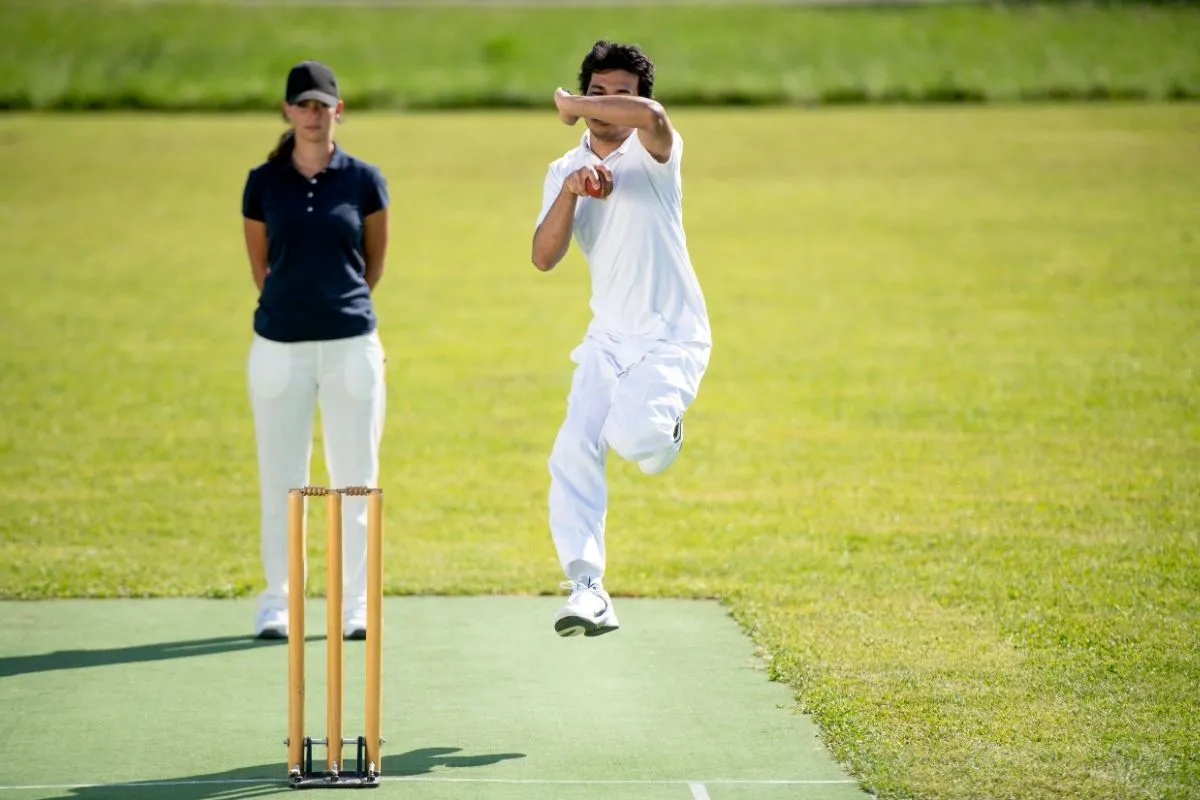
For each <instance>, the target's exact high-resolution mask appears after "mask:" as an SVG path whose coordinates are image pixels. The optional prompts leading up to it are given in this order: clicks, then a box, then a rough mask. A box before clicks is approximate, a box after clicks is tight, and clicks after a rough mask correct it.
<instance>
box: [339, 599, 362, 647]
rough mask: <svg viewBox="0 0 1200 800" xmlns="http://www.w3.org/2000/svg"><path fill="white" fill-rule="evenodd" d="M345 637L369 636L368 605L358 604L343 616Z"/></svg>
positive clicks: (343, 636)
mask: <svg viewBox="0 0 1200 800" xmlns="http://www.w3.org/2000/svg"><path fill="white" fill-rule="evenodd" d="M342 638H343V639H366V638H367V607H366V606H358V607H357V608H352V609H350V610H349V611H347V612H346V615H345V616H344V617H342Z"/></svg>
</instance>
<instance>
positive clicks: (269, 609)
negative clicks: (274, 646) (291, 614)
mask: <svg viewBox="0 0 1200 800" xmlns="http://www.w3.org/2000/svg"><path fill="white" fill-rule="evenodd" d="M287 635H288V610H287V609H286V608H281V607H279V606H259V609H258V616H257V617H255V618H254V637H255V638H256V639H286V638H287Z"/></svg>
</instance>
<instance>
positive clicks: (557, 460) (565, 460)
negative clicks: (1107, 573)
mask: <svg viewBox="0 0 1200 800" xmlns="http://www.w3.org/2000/svg"><path fill="white" fill-rule="evenodd" d="M599 459H600V448H599V446H598V445H597V443H596V442H595V441H593V440H592V439H591V438H590V437H588V435H587V433H586V432H585V431H583V430H581V429H577V428H575V427H573V426H565V427H563V428H562V430H560V431H559V432H558V436H557V437H555V439H554V447H552V448H551V449H550V458H549V459H547V466H549V467H550V471H551V472H558V473H562V472H563V470H564V469H565V468H567V467H569V465H572V464H579V463H581V462H584V463H586V462H589V461H598V460H599Z"/></svg>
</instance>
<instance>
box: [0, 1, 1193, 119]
mask: <svg viewBox="0 0 1200 800" xmlns="http://www.w3.org/2000/svg"><path fill="white" fill-rule="evenodd" d="M0 23H3V26H4V30H5V32H6V41H5V46H4V48H3V49H0V108H4V107H8V108H35V109H46V108H114V107H132V108H176V109H180V108H182V109H210V108H252V109H256V110H259V109H266V108H272V107H275V106H276V104H277V103H278V99H279V93H280V91H281V89H280V82H281V81H282V76H283V75H284V74H285V72H286V70H287V68H288V67H289V66H290V65H291V64H293V63H294V62H296V61H298V60H299V59H300V58H303V57H317V58H322V59H324V60H327V61H329V62H330V63H331V64H333V65H334V67H335V68H336V69H338V70H339V74H340V75H341V77H342V78H343V89H344V93H345V96H346V98H347V100H348V102H349V105H350V106H351V108H366V107H368V106H372V107H405V108H416V107H421V108H428V107H443V108H444V107H461V106H467V107H473V106H479V105H485V106H528V105H531V104H532V105H535V106H541V105H542V104H543V103H544V102H545V99H546V97H548V96H549V95H550V94H551V93H552V92H553V90H554V87H555V86H558V85H560V84H564V83H565V84H568V85H574V81H575V76H576V73H577V72H578V69H579V62H580V60H581V59H582V57H583V55H584V53H586V52H587V49H588V47H590V45H591V43H592V42H593V41H595V39H596V38H598V37H600V36H609V37H615V38H618V39H623V40H633V41H636V42H639V43H641V44H642V45H643V46H644V47H645V48H646V49H647V52H649V53H650V54H651V55H652V56H653V57H654V58H655V60H656V61H657V63H658V65H659V75H658V81H657V89H656V91H657V93H658V94H659V95H660V96H661V97H662V98H663V99H664V100H665V101H667V102H670V103H672V104H678V103H680V102H684V101H686V102H697V103H704V104H707V103H711V102H714V101H722V102H736V103H852V102H909V101H934V102H945V101H961V100H972V101H981V100H988V101H1013V100H1021V99H1029V98H1033V99H1056V98H1057V99H1065V98H1076V99H1099V98H1110V97H1118V98H1147V99H1165V98H1192V99H1195V98H1200V48H1197V47H1196V42H1197V41H1200V9H1198V8H1196V7H1195V6H1194V5H1193V6H1191V7H1189V6H1186V5H1173V4H1166V5H1164V4H1161V3H1146V4H1135V3H1119V4H1115V5H1113V4H1094V3H1080V2H1054V3H1029V4H1017V5H1012V4H1009V5H1002V4H996V5H985V4H965V5H963V4H952V5H948V6H940V5H934V6H930V7H915V8H913V7H905V8H872V9H863V8H809V7H803V6H791V7H789V6H778V5H764V6H756V5H747V4H736V5H733V6H722V5H720V4H717V5H710V4H703V3H699V4H692V5H687V4H684V5H668V6H657V5H655V4H652V3H648V4H647V5H645V6H634V7H622V8H620V9H617V10H613V9H609V8H597V7H593V8H579V7H565V8H553V7H551V8H519V7H513V6H512V5H510V4H498V5H497V6H496V7H482V8H480V7H475V8H461V7H453V5H452V4H451V5H450V6H448V7H441V8H439V7H420V8H411V7H410V8H403V7H399V8H398V7H386V5H383V6H381V5H373V4H370V3H366V4H359V3H355V4H346V5H345V6H343V7H340V8H339V7H336V4H335V3H329V4H325V5H318V6H315V7H314V6H312V5H310V4H307V3H294V4H290V3H267V4H260V3H237V2H215V3H214V2H194V1H192V2H168V3H162V2H151V3H145V2H120V1H119V0H95V1H92V0H89V1H88V2H80V0H0Z"/></svg>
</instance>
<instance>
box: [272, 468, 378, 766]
mask: <svg viewBox="0 0 1200 800" xmlns="http://www.w3.org/2000/svg"><path fill="white" fill-rule="evenodd" d="M343 495H349V496H351V497H366V498H367V640H366V673H367V674H366V684H365V691H364V701H365V714H364V716H363V734H362V735H361V736H358V737H355V738H350V739H347V738H344V737H343V731H342V700H343V691H342V689H343V681H342V667H343V664H344V652H343V647H342V634H343V628H342V496H343ZM319 496H324V497H325V504H326V536H325V540H326V541H325V547H326V551H327V554H326V558H327V560H328V564H329V566H328V570H327V577H326V591H325V602H326V610H325V631H326V644H325V647H326V649H325V658H326V676H327V680H326V692H325V738H323V739H314V738H312V737H311V736H305V735H304V696H305V685H304V636H305V626H304V601H305V597H306V592H305V559H306V556H307V547H308V542H307V537H306V535H305V510H306V507H305V498H306V497H319ZM382 670H383V490H382V489H372V488H368V487H366V486H348V487H346V488H344V489H327V488H324V487H321V486H305V487H303V488H300V489H292V490H291V491H290V492H288V735H287V739H286V740H285V744H286V745H287V747H288V764H287V768H288V781H289V782H290V783H291V785H292V787H293V788H296V789H356V788H367V787H374V786H378V785H379V776H380V774H381V773H382V771H383V769H382V761H381V760H380V754H379V752H380V746H381V745H382V743H383V741H384V740H383V738H382V736H381V732H382V731H381V727H382V720H381V717H382V712H383V701H382V687H381V680H382ZM347 744H351V745H355V758H354V761H355V764H354V769H353V770H347V769H346V767H345V763H344V761H343V759H342V746H343V745H347ZM320 745H324V747H325V769H324V770H319V771H316V770H314V769H313V747H314V746H320Z"/></svg>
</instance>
